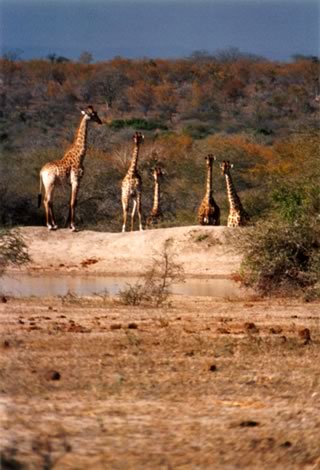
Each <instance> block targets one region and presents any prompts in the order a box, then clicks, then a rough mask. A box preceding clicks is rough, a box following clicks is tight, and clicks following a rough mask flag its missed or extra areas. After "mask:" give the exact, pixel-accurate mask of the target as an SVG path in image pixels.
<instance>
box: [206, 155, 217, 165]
mask: <svg viewBox="0 0 320 470" xmlns="http://www.w3.org/2000/svg"><path fill="white" fill-rule="evenodd" d="M204 159H205V161H206V164H207V165H208V166H212V162H213V161H214V160H216V157H215V156H214V155H212V153H209V154H208V155H207V156H206V157H204Z"/></svg>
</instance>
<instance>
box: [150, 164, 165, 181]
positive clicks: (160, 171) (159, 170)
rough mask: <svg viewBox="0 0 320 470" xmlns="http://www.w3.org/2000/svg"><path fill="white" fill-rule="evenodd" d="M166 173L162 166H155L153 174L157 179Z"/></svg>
mask: <svg viewBox="0 0 320 470" xmlns="http://www.w3.org/2000/svg"><path fill="white" fill-rule="evenodd" d="M164 175H165V171H164V170H163V169H162V168H161V167H160V166H155V167H154V168H153V169H152V176H153V178H154V179H155V181H158V180H159V179H160V178H162V177H163V176H164Z"/></svg>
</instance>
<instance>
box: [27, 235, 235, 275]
mask: <svg viewBox="0 0 320 470" xmlns="http://www.w3.org/2000/svg"><path fill="white" fill-rule="evenodd" d="M20 231H21V234H22V235H23V237H24V239H25V242H26V244H27V246H28V250H29V255H30V257H31V263H29V264H28V266H25V267H23V268H22V270H23V271H28V272H34V273H36V272H50V271H61V272H64V273H68V272H69V273H72V272H76V273H80V272H81V274H101V275H102V274H103V275H119V276H120V275H122V276H123V275H128V276H131V275H139V274H142V273H144V272H145V270H146V267H147V266H148V265H149V264H150V262H151V260H152V258H153V257H155V256H157V254H159V253H160V254H161V253H163V248H164V245H165V243H166V242H167V241H169V240H170V246H171V247H172V248H171V249H172V252H173V253H174V254H175V261H176V262H178V263H180V264H181V265H182V266H183V268H184V270H185V274H186V276H188V277H206V278H210V277H229V276H231V275H232V274H234V273H236V272H237V271H238V269H239V267H240V262H241V256H240V255H239V254H237V253H236V252H235V250H233V249H232V248H231V247H230V243H229V241H228V234H229V233H230V229H228V228H226V227H200V226H191V227H174V228H165V229H156V230H147V231H144V232H132V233H130V232H129V233H103V232H93V231H79V232H76V233H72V232H70V231H69V230H66V229H63V230H57V231H56V232H49V231H48V230H47V229H46V228H45V227H22V228H21V229H20Z"/></svg>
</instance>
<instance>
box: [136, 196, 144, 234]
mask: <svg viewBox="0 0 320 470" xmlns="http://www.w3.org/2000/svg"><path fill="white" fill-rule="evenodd" d="M137 210H138V218H139V230H140V232H142V231H143V228H142V219H141V195H140V194H138V196H137Z"/></svg>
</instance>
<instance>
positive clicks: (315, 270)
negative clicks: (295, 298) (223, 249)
mask: <svg viewBox="0 0 320 470" xmlns="http://www.w3.org/2000/svg"><path fill="white" fill-rule="evenodd" d="M238 243H240V245H241V246H242V249H243V253H244V258H243V262H242V265H241V276H242V280H243V283H244V284H245V285H246V286H249V287H253V288H254V289H255V290H257V291H258V292H259V293H261V294H262V295H272V294H285V295H287V294H301V293H302V290H303V289H305V288H313V287H314V286H316V284H317V283H318V282H319V281H320V227H319V224H316V223H314V222H312V220H305V219H302V218H300V220H299V221H294V222H291V221H285V220H283V219H280V218H273V219H271V220H266V221H262V222H260V223H258V224H257V225H256V226H255V227H252V228H250V229H248V230H245V231H243V232H242V233H241V235H240V240H239V242H238Z"/></svg>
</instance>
